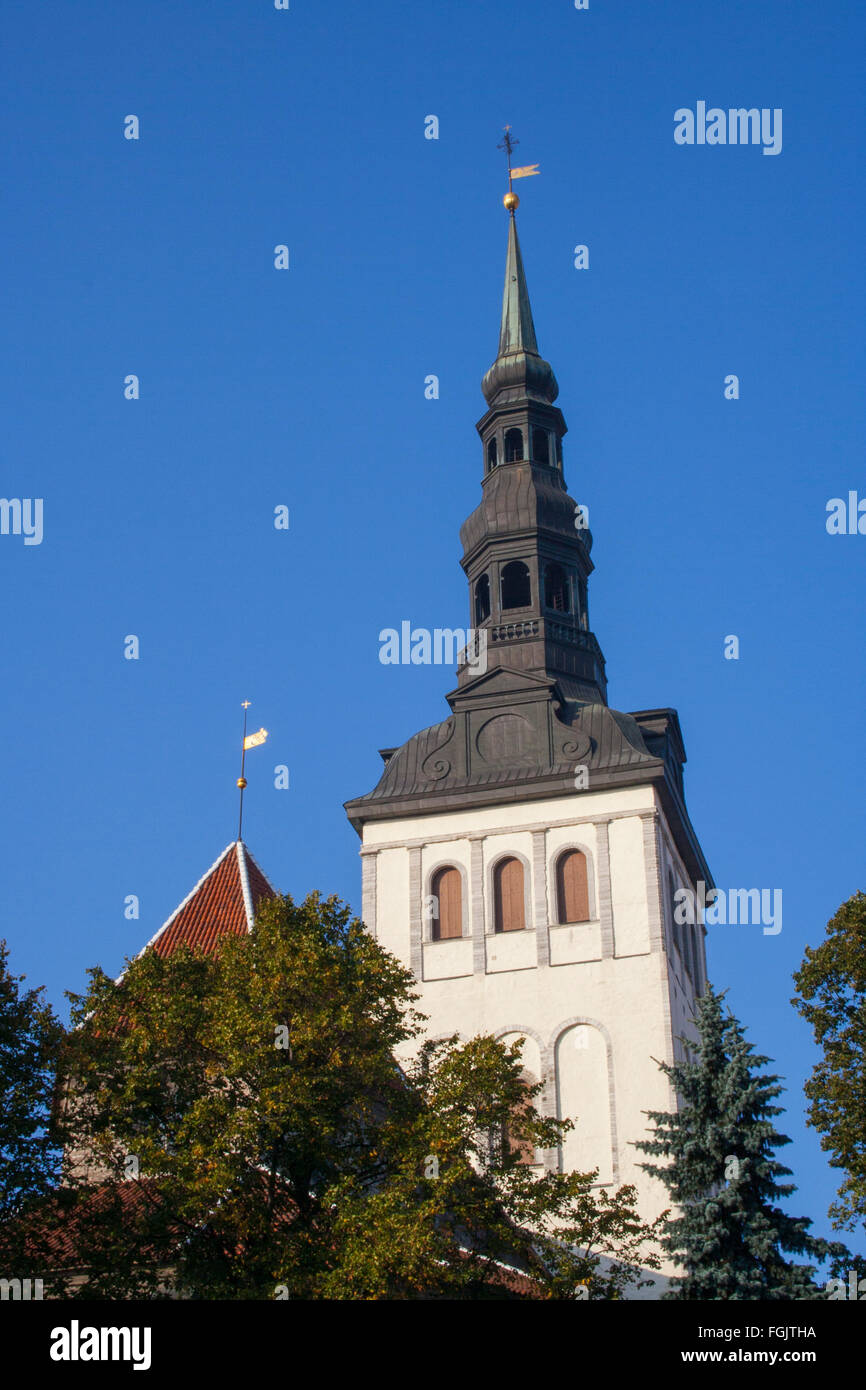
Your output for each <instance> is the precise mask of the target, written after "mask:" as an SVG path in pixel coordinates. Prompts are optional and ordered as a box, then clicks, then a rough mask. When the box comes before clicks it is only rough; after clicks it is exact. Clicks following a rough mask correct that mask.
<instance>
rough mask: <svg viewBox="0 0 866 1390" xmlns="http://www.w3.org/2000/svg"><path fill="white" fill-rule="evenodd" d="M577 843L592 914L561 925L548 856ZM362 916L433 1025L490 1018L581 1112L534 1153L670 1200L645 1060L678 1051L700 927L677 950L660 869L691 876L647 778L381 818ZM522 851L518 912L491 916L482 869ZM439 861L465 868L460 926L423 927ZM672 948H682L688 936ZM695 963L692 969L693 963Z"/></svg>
mask: <svg viewBox="0 0 866 1390" xmlns="http://www.w3.org/2000/svg"><path fill="white" fill-rule="evenodd" d="M568 849H579V850H581V851H582V852H583V853H584V855H585V856H586V861H587V867H588V887H589V914H590V917H589V920H588V921H586V922H581V923H577V924H572V925H561V924H560V923H559V922H558V920H557V917H558V912H557V902H556V887H555V885H556V861H557V857H558V856H559V855H560V854H561V853H563V852H564V851H566V850H568ZM361 854H362V863H363V882H364V895H363V898H364V905H363V913H364V920H365V922H366V924H367V926H368V928H369V929H370V930H371V931H372V932H374V933H375V935H376V937H377V939H378V940H379V941H380V942H381V943H382V945H383V946H385V947H386V948H387V949H388V950H389V951H392V952H393V953H394V954H395V955H396V956H397V957H399V959H400V960H401V961H403V962H404V963H405V964H406V965H407V966H410V967H411V969H412V970H413V971H414V973H415V975H416V978H417V980H418V985H419V992H420V996H421V997H420V1002H419V1008H420V1009H421V1010H422V1011H423V1012H424V1013H425V1014H426V1015H427V1017H428V1024H427V1035H428V1036H429V1037H434V1038H435V1037H442V1036H448V1035H450V1034H452V1033H457V1034H459V1035H460V1036H461V1037H463V1038H469V1037H471V1036H473V1035H475V1034H477V1033H493V1034H494V1035H496V1036H498V1037H501V1038H506V1039H511V1038H513V1037H519V1036H522V1037H524V1038H525V1039H526V1042H525V1046H524V1053H523V1055H524V1060H525V1065H526V1069H527V1071H528V1072H529V1073H530V1074H531V1075H532V1076H533V1077H534V1078H535V1079H537V1080H540V1081H542V1082H543V1084H544V1090H543V1092H542V1097H541V1107H542V1108H543V1109H544V1110H545V1111H546V1113H548V1114H554V1115H558V1116H560V1117H561V1118H566V1117H567V1118H570V1119H574V1120H576V1125H575V1128H574V1130H573V1131H572V1132H571V1133H570V1135H568V1136H567V1138H566V1142H565V1143H564V1145H563V1147H562V1149H561V1150H559V1151H557V1152H553V1153H544V1154H542V1153H539V1154H537V1155H536V1157H537V1159H538V1161H539V1162H544V1163H546V1164H548V1165H551V1166H557V1165H559V1166H561V1167H562V1168H563V1169H564V1170H571V1169H581V1170H586V1169H594V1168H598V1170H599V1173H598V1182H599V1183H600V1184H606V1185H612V1186H614V1187H615V1186H617V1185H619V1184H621V1183H634V1185H635V1186H636V1188H637V1190H638V1194H639V1208H640V1211H641V1214H642V1216H644V1217H645V1218H647V1219H650V1218H652V1217H654V1216H655V1215H657V1214H658V1212H659V1211H661V1210H662V1209H663V1208H664V1207H665V1206H667V1205H668V1198H667V1193H666V1190H665V1188H664V1187H663V1186H662V1185H661V1184H660V1183H658V1182H657V1181H655V1180H654V1179H651V1178H650V1177H649V1176H648V1175H647V1174H645V1173H644V1172H643V1171H642V1170H641V1169H640V1167H638V1164H639V1162H640V1161H641V1159H642V1157H643V1156H642V1155H640V1154H639V1153H638V1152H637V1151H636V1150H635V1149H634V1148H633V1143H634V1141H635V1140H638V1139H641V1138H643V1137H645V1135H646V1132H647V1121H646V1117H645V1114H644V1112H645V1111H647V1110H669V1109H672V1108H673V1107H674V1105H675V1097H674V1095H673V1094H672V1092H671V1088H670V1086H669V1083H668V1081H667V1079H666V1078H665V1076H664V1074H663V1073H662V1072H661V1070H660V1069H659V1067H658V1065H657V1062H656V1060H654V1059H658V1060H659V1061H668V1062H670V1061H673V1060H674V1059H675V1058H676V1057H679V1055H680V1052H679V1044H678V1043H677V1042H676V1037H677V1035H678V1034H679V1033H686V1034H687V1035H690V1034H691V1033H692V1032H693V1030H692V1028H691V1027H690V1026H689V1023H688V1022H687V1020H688V1016H689V1013H690V1005H691V1002H692V1000H693V998H694V995H695V993H700V992H701V991H702V989H703V986H704V982H705V979H706V966H705V960H704V949H703V932H702V929H701V928H700V927H697V928H693V929H692V930H693V932H694V936H693V941H694V949H693V950H690V951H689V952H688V956H689V959H688V961H684V960H682V959H681V951H682V946H681V945H680V942H681V940H682V933H683V931H685V930H687V929H686V928H680V927H677V928H676V929H674V927H673V922H672V917H671V905H670V901H669V898H670V884H671V878H672V879H673V883H674V886H675V887H688V886H692V887H693V886H694V885H693V884H692V883H691V880H690V879H689V877H688V874H687V871H686V869H685V866H684V865H683V863H682V861H681V859H680V857H679V855H678V853H677V851H676V848H675V845H674V841H673V837H672V836H671V834H670V832H669V830H668V826H667V823H666V821H665V817H664V814H663V812H662V810H661V806H660V803H659V800H658V797H657V794H656V792H655V790H654V788H653V787H652V786H650V785H647V786H637V787H634V786H632V787H627V788H622V789H617V790H606V791H598V792H589V791H582V792H578V793H575V794H574V795H572V796H558V797H555V798H552V799H548V800H537V801H530V800H521V801H517V802H514V803H512V804H506V805H501V806H496V807H487V808H481V809H479V808H475V809H471V810H470V809H467V810H459V811H454V812H443V813H440V814H436V815H431V816H412V817H408V818H404V819H390V820H376V821H372V822H368V823H367V824H366V825H365V827H364V833H363V847H362V850H361ZM503 857H515V858H517V859H519V860H520V861H521V862H522V864H523V866H524V886H525V897H526V914H525V920H526V927H525V929H524V930H522V931H510V932H500V933H497V932H496V931H495V930H494V910H493V886H492V885H493V870H494V867H495V865H496V863H497V861H498V860H500V859H502V858H503ZM445 865H453V866H454V867H455V868H457V869H458V870H459V872H460V875H461V880H462V928H463V935H462V937H461V938H459V939H453V940H444V941H436V940H433V939H432V937H433V932H432V923H433V917H432V915H431V912H430V901H431V893H432V887H431V885H432V879H433V875H434V874H435V872H436V871H437V869H440V868H442V867H443V866H445ZM683 954H686V953H685V952H684V951H683ZM689 970H690V971H691V974H692V975H696V976H697V979H692V978H690V974H689V973H688V972H689Z"/></svg>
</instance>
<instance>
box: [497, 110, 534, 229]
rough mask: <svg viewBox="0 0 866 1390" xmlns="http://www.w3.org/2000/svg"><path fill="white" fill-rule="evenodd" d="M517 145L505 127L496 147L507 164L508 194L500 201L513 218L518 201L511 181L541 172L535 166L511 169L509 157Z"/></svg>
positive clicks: (527, 165) (518, 142)
mask: <svg viewBox="0 0 866 1390" xmlns="http://www.w3.org/2000/svg"><path fill="white" fill-rule="evenodd" d="M519 144H520V141H519V140H515V138H514V136H513V135H512V134H511V126H510V125H507V126H506V127H505V139H504V140H502V141H501V142H500V143H499V144H498V145H497V146H496V148H497V149H498V150H504V151H505V158H506V160H507V162H508V192H507V193H506V195H505V197H504V198H503V199H502V201H503V203H504V204H505V206H506V207H507V208H508V211H509V212H510V213H511V216H512V217H513V216H514V213H515V209H516V208H518V207H519V206H520V199H519V198H518V196H517V194H516V193H515V192H514V189H513V188H512V186H511V180H512V179H528V178H529V177H530V175H532V174H538V173H540V172H541V170H540V169H539V167H538V165H537V164H523V165H521V167H520V168H519V169H513V168H512V167H511V156H512V154H513V153H514V146H515V145H519Z"/></svg>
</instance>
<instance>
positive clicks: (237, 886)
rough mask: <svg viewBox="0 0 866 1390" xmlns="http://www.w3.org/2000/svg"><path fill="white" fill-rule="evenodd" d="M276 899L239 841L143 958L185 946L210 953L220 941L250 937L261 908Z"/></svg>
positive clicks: (176, 912) (177, 910)
mask: <svg viewBox="0 0 866 1390" xmlns="http://www.w3.org/2000/svg"><path fill="white" fill-rule="evenodd" d="M276 896H277V895H276V890H275V889H274V888H272V887H271V885H270V883H268V880H267V879H266V878H265V876H264V874H263V873H262V871H261V869H260V868H259V866H258V864H257V863H256V861H255V859H253V856H252V855H251V854H250V852H249V850H248V849H247V847H246V845H245V844H244V842H243V840H235V841H233V843H232V844H230V845H226V847H225V849H224V850H223V852H222V854H221V855H220V857H219V859H217V860H216V862H215V863H214V864H212V865H211V867H210V868H209V869H208V871H207V873H206V874H205V875H204V877H203V878H200V879H199V881H198V883H197V884H196V885H195V887H194V888H193V890H192V892H191V893H189V894H188V896H187V897H185V898H184V900H183V902H182V903H181V904H180V906H179V907H176V908H175V910H174V912H173V913H172V914H171V916H170V917H169V919H168V921H167V922H165V923H164V924H163V925H162V926H161V927H160V929H159V931H158V932H157V933H156V935H155V936H153V937H151V939H150V941H148V943H147V945H146V946H145V947H144V949H143V950H142V951H140V952H139V954H140V955H143V954H144V951H148V950H150V949H153V950H154V951H156V952H157V954H158V955H160V956H168V955H171V953H172V951H174V950H176V948H177V947H178V946H181V945H182V946H200V947H203V948H204V949H205V950H206V951H212V950H214V949H215V947H216V946H217V943H218V942H219V940H220V938H221V937H223V936H226V935H228V934H234V935H235V936H242V935H243V933H244V932H246V931H250V930H251V928H252V925H253V921H254V919H255V915H256V910H257V908H258V906H259V903H260V902H262V900H263V899H266V898H275V897H276Z"/></svg>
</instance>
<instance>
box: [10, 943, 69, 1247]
mask: <svg viewBox="0 0 866 1390" xmlns="http://www.w3.org/2000/svg"><path fill="white" fill-rule="evenodd" d="M23 982H24V976H23V975H20V976H17V975H13V974H12V972H11V971H10V969H9V952H8V949H7V946H6V943H5V941H0V1221H4V1222H5V1221H8V1220H9V1219H10V1218H11V1217H13V1216H15V1215H16V1214H17V1213H18V1212H20V1211H21V1209H22V1207H23V1206H24V1204H25V1203H26V1202H27V1201H28V1200H31V1199H32V1198H34V1197H37V1196H39V1195H41V1194H42V1193H44V1192H46V1191H48V1190H49V1189H50V1188H51V1187H52V1186H53V1185H54V1183H55V1182H56V1180H57V1175H58V1172H59V1165H60V1150H59V1148H58V1144H57V1137H56V1135H55V1133H54V1131H53V1127H52V1102H53V1096H54V1084H55V1076H56V1066H57V1060H58V1056H59V1049H60V1047H61V1044H62V1039H63V1028H62V1026H61V1024H60V1022H59V1020H58V1019H57V1018H56V1017H55V1015H54V1013H53V1011H52V1009H51V1006H50V1005H49V1004H48V1003H47V1002H46V1001H45V999H44V998H43V990H42V989H41V988H40V989H29V990H22V989H21V985H22V984H23Z"/></svg>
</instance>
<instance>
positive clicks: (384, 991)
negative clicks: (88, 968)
mask: <svg viewBox="0 0 866 1390" xmlns="http://www.w3.org/2000/svg"><path fill="white" fill-rule="evenodd" d="M412 984H413V977H412V975H411V973H410V972H409V971H407V970H406V969H404V968H403V966H402V965H400V963H399V962H398V961H397V960H396V959H395V958H394V957H393V956H391V955H389V954H388V953H387V952H386V951H384V950H383V949H382V948H381V946H379V945H378V944H377V942H376V941H375V940H374V939H373V938H372V937H371V936H370V934H369V933H368V932H367V931H366V930H365V929H364V928H363V926H362V924H361V923H360V922H357V921H353V920H350V914H349V910H348V909H347V908H346V907H344V906H343V905H341V904H340V903H339V902H338V901H337V900H336V899H334V898H329V899H327V900H326V901H322V900H321V898H320V897H319V895H318V894H313V895H311V896H310V897H309V898H307V899H306V901H305V902H304V903H303V904H301V905H300V906H296V905H295V904H293V902H292V901H291V899H289V898H278V899H275V900H273V901H271V902H269V903H267V904H266V905H264V906H263V907H262V909H261V911H260V914H259V917H258V919H257V922H256V925H255V927H254V928H253V930H252V931H251V932H250V933H249V934H248V935H244V936H239V937H236V938H229V939H227V940H225V941H224V942H223V944H222V945H221V947H220V950H219V953H218V955H210V956H208V955H204V954H201V953H195V952H192V951H189V950H178V951H176V952H175V953H173V954H172V955H170V956H169V957H167V958H163V957H160V956H158V955H157V954H156V953H155V952H153V951H149V952H146V953H145V954H144V955H142V956H141V957H139V958H138V959H136V960H135V961H133V962H130V963H129V965H128V967H127V969H126V972H125V974H124V976H123V978H122V981H121V982H120V984H119V985H117V984H115V983H114V982H113V981H111V980H110V979H109V978H108V977H107V976H105V975H104V974H103V973H102V972H100V971H93V972H91V986H90V989H89V991H88V993H87V995H86V996H85V997H81V998H78V999H76V1000H75V1008H74V1017H75V1021H76V1023H77V1024H78V1027H77V1029H76V1031H75V1035H74V1040H73V1044H72V1051H71V1056H70V1064H69V1065H70V1074H71V1075H73V1076H74V1077H75V1086H74V1097H75V1099H74V1104H73V1111H74V1122H75V1128H76V1130H77V1132H78V1135H79V1144H80V1147H81V1149H82V1151H87V1152H89V1153H90V1154H91V1155H92V1156H93V1161H94V1162H98V1163H99V1164H100V1165H102V1170H103V1174H104V1175H105V1176H106V1177H107V1178H108V1179H109V1180H110V1181H109V1184H108V1186H109V1188H110V1190H111V1191H112V1192H113V1193H114V1197H115V1201H117V1200H119V1198H118V1194H120V1198H122V1197H123V1195H124V1194H125V1193H129V1192H131V1191H135V1192H137V1193H139V1194H140V1196H139V1197H138V1198H137V1199H136V1201H135V1202H134V1203H132V1202H127V1205H129V1206H131V1207H132V1208H133V1219H132V1220H131V1221H130V1223H129V1231H130V1234H129V1235H128V1236H127V1237H124V1230H125V1227H124V1222H123V1219H122V1218H121V1216H120V1215H119V1213H118V1212H115V1216H114V1218H113V1219H112V1220H111V1221H110V1222H108V1223H106V1221H105V1219H104V1215H103V1216H102V1217H100V1216H99V1213H98V1210H97V1207H96V1204H95V1203H94V1201H93V1198H92V1184H93V1182H94V1181H95V1178H96V1177H97V1176H98V1175H97V1173H96V1172H95V1171H91V1173H90V1174H89V1177H88V1183H89V1187H88V1185H87V1184H82V1187H81V1191H80V1200H79V1204H78V1216H77V1221H78V1223H79V1225H78V1229H79V1231H80V1237H79V1240H78V1248H79V1250H80V1251H82V1252H85V1254H86V1259H84V1263H86V1264H87V1267H88V1269H89V1271H90V1282H89V1285H88V1287H87V1290H86V1293H87V1294H89V1296H93V1295H94V1294H97V1295H98V1294H102V1295H103V1296H105V1295H107V1296H130V1295H131V1294H134V1293H142V1292H143V1293H146V1294H148V1296H155V1295H156V1294H158V1292H159V1291H160V1288H162V1290H163V1291H165V1290H166V1287H167V1286H166V1281H165V1278H164V1271H165V1269H166V1268H167V1267H168V1266H170V1267H171V1269H172V1270H173V1276H172V1278H173V1283H174V1285H175V1287H176V1288H177V1289H178V1290H179V1291H181V1292H183V1293H185V1294H187V1295H190V1296H194V1297H203V1298H232V1299H238V1298H274V1297H277V1298H279V1297H288V1298H292V1299H295V1298H365V1299H376V1298H418V1297H437V1296H449V1297H467V1298H471V1297H489V1296H498V1297H504V1296H509V1295H510V1294H517V1295H526V1294H527V1293H528V1292H530V1291H531V1292H534V1293H535V1294H541V1295H542V1296H544V1295H546V1296H552V1297H571V1298H575V1297H587V1296H588V1297H592V1298H611V1297H617V1296H619V1294H620V1292H621V1290H622V1288H623V1287H624V1285H625V1284H626V1283H627V1282H628V1280H629V1279H630V1278H632V1277H634V1275H635V1273H636V1267H637V1265H638V1264H639V1263H640V1262H641V1260H643V1262H644V1263H645V1264H647V1265H650V1266H652V1265H653V1264H654V1261H653V1257H652V1256H651V1254H649V1252H646V1253H645V1252H644V1242H645V1241H646V1239H647V1238H648V1236H649V1234H650V1233H649V1232H648V1231H647V1230H645V1228H644V1227H642V1226H641V1225H640V1223H639V1221H638V1219H637V1217H636V1215H635V1211H634V1192H633V1190H632V1189H628V1188H626V1189H622V1190H621V1191H620V1192H619V1193H617V1194H611V1195H604V1196H600V1195H597V1193H596V1192H595V1191H594V1190H593V1187H592V1180H593V1175H592V1174H569V1175H563V1174H559V1173H553V1172H546V1171H545V1170H544V1168H543V1167H539V1166H534V1167H533V1166H530V1165H529V1164H527V1163H526V1162H525V1161H524V1157H525V1155H522V1154H521V1152H520V1146H521V1143H522V1144H523V1145H524V1146H525V1145H526V1144H532V1145H533V1146H535V1147H537V1148H538V1149H542V1150H543V1149H550V1148H552V1147H554V1146H555V1145H556V1144H557V1142H558V1141H559V1138H560V1136H561V1133H562V1130H563V1128H564V1127H566V1126H565V1125H564V1124H563V1123H562V1122H559V1121H555V1120H551V1119H547V1118H544V1117H542V1116H541V1115H540V1114H539V1113H538V1112H537V1110H536V1108H535V1105H534V1100H535V1096H536V1094H537V1092H538V1090H539V1088H538V1087H530V1088H526V1086H525V1084H524V1081H523V1079H522V1075H521V1072H522V1064H521V1062H520V1058H519V1049H518V1047H517V1046H516V1045H515V1046H512V1047H510V1048H507V1047H505V1046H504V1045H503V1044H501V1043H497V1042H495V1041H494V1040H493V1039H490V1038H475V1039H472V1040H470V1041H469V1042H467V1043H464V1044H459V1043H457V1042H456V1040H451V1041H449V1042H440V1043H436V1044H428V1045H426V1046H424V1047H422V1048H421V1050H420V1052H419V1054H418V1056H417V1058H416V1061H415V1062H414V1063H413V1064H412V1065H411V1066H408V1067H407V1068H405V1069H403V1070H401V1069H400V1068H399V1067H398V1066H397V1065H396V1063H395V1061H394V1056H395V1052H396V1051H398V1050H399V1049H400V1048H401V1047H404V1050H405V1045H406V1044H410V1043H411V1042H412V1040H413V1039H415V1038H417V1036H418V1034H419V1031H420V1026H421V1022H422V1020H421V1018H420V1016H419V1015H418V1014H417V1013H416V1011H415V1009H414V1001H415V997H416V996H415V995H414V993H413V990H412ZM124 1178H126V1179H127V1181H126V1183H125V1184H122V1182H121V1180H122V1179H124ZM107 1227H108V1228H110V1232H109V1235H108V1237H106V1238H103V1236H102V1234H101V1232H102V1231H104V1230H106V1229H107ZM143 1251H145V1252H147V1253H146V1254H143V1253H142V1252H143ZM515 1271H522V1272H523V1275H524V1276H529V1277H530V1279H531V1283H527V1280H526V1278H525V1277H524V1278H521V1276H520V1274H519V1273H517V1272H515Z"/></svg>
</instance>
